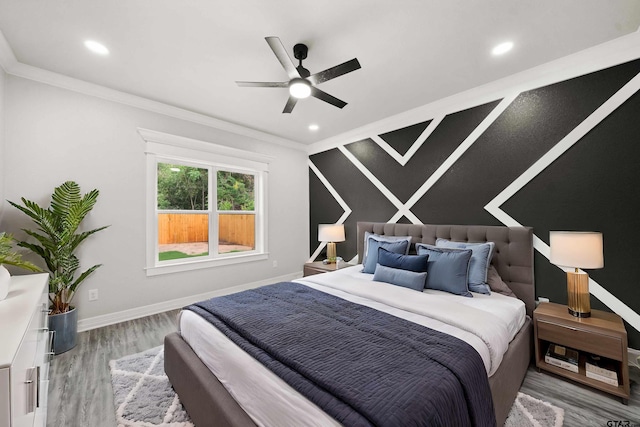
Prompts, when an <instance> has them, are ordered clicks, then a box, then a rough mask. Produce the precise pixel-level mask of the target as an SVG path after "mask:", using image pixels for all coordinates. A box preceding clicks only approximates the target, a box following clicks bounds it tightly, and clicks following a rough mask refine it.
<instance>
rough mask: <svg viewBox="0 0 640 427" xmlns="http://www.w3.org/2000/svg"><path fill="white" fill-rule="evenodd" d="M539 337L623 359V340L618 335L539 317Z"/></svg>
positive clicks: (589, 351) (611, 357) (615, 358)
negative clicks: (596, 331) (595, 331)
mask: <svg viewBox="0 0 640 427" xmlns="http://www.w3.org/2000/svg"><path fill="white" fill-rule="evenodd" d="M537 323H538V326H537V328H538V339H540V340H545V341H550V342H554V343H557V344H561V345H564V346H567V347H571V348H575V349H576V350H581V351H586V352H588V353H592V354H597V355H600V356H605V357H608V358H610V359H614V360H621V359H620V354H621V348H622V341H621V340H620V338H618V337H612V336H609V335H604V334H598V333H594V332H593V331H586V330H582V329H579V328H575V327H572V326H565V325H561V324H558V323H550V322H547V321H545V320H543V319H538V322H537Z"/></svg>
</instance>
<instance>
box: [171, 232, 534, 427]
mask: <svg viewBox="0 0 640 427" xmlns="http://www.w3.org/2000/svg"><path fill="white" fill-rule="evenodd" d="M365 232H369V233H375V234H378V235H382V236H411V243H412V246H411V247H412V252H415V244H416V243H427V244H434V243H435V241H436V239H437V238H443V239H448V240H451V241H458V242H479V243H481V242H494V243H495V254H494V256H493V259H492V265H493V266H494V267H495V269H496V270H497V272H498V273H499V274H500V276H501V277H502V280H503V281H504V283H506V284H507V285H508V286H509V288H510V289H511V290H512V291H513V293H514V294H515V295H516V296H517V298H518V299H519V300H521V301H522V302H523V304H521V305H523V306H524V311H525V313H526V316H525V317H523V319H522V321H521V326H520V324H519V325H518V326H520V327H519V328H518V329H517V330H514V331H512V334H511V335H512V336H513V339H511V340H510V342H508V343H507V345H508V347H506V348H507V349H506V351H505V352H504V354H502V355H501V357H500V359H501V360H500V361H499V365H497V366H495V367H493V368H489V367H487V373H488V375H489V377H488V383H489V386H490V392H491V395H492V398H493V407H494V411H495V419H496V421H497V424H498V425H502V424H503V423H504V420H505V419H506V416H507V414H508V411H509V409H510V407H511V405H512V404H513V401H514V400H515V397H516V395H517V392H518V390H519V388H520V385H521V383H522V380H523V379H524V376H525V374H526V371H527V367H528V366H529V363H530V360H531V353H532V328H531V316H532V312H533V309H534V306H535V304H534V280H533V246H532V230H531V229H530V228H523V227H500V226H461V225H426V224H424V225H423V224H420V225H416V224H388V223H367V222H359V223H358V254H363V251H364V238H363V236H364V233H365ZM359 262H362V257H361V255H360V256H359ZM345 270H353V268H352V269H345ZM353 271H355V270H353ZM342 273H343V277H345V280H346V276H344V275H348V274H351V275H353V276H354V277H355V276H357V275H358V274H359V273H352V272H346V271H345V272H342ZM331 274H334V273H330V274H325V275H319V276H318V277H317V278H316V279H314V280H315V281H316V282H323V281H325V282H326V281H328V280H329V279H330V278H331V277H332V276H331ZM312 277H313V276H312ZM300 283H306V285H305V286H314V285H315V284H314V283H313V281H312V279H311V278H303V279H301V280H300ZM320 285H323V283H319V286H320ZM336 292H338V293H340V291H339V290H338V291H336ZM436 292H437V291H436ZM357 298H360V297H357ZM357 298H356V299H357ZM469 300H471V299H469ZM474 300H477V301H478V303H482V299H481V298H474ZM183 317H189V318H191V320H192V321H193V318H194V315H192V314H189V315H187V316H183ZM197 317H198V316H195V318H196V323H197V321H198V320H197ZM181 322H182V320H181ZM214 329H215V328H214ZM194 331H195V332H194ZM183 334H185V336H187V338H186V339H187V341H190V342H191V343H192V345H193V346H194V347H196V348H197V347H198V346H199V344H196V343H197V342H198V339H197V337H198V336H199V335H200V334H199V332H198V330H197V329H193V328H192V329H190V332H185V331H183ZM194 336H195V337H196V338H194ZM208 340H209V338H206V339H203V338H202V337H200V342H203V341H208ZM187 341H185V337H183V336H182V335H181V334H180V333H172V334H170V335H168V336H167V337H166V338H165V371H166V373H167V376H168V377H169V379H170V381H171V383H172V385H173V387H174V389H175V390H176V392H177V393H178V395H179V397H180V399H181V401H182V402H183V404H184V406H185V408H186V409H187V411H188V413H189V414H190V416H191V417H192V419H193V421H194V423H195V424H196V425H199V426H206V425H215V426H255V425H256V422H254V419H253V418H252V417H251V416H250V415H248V413H247V412H246V411H245V410H244V409H243V406H244V407H245V408H248V411H249V412H251V411H252V410H253V406H254V405H253V403H260V404H262V405H263V406H264V405H265V404H266V405H267V406H268V405H269V403H270V402H269V399H270V397H269V396H261V397H255V396H254V397H253V398H252V399H249V403H247V401H246V397H245V401H244V403H243V406H241V405H240V404H239V403H238V402H236V400H235V399H234V398H233V397H232V395H231V394H230V392H229V391H227V387H229V384H228V379H229V378H230V377H233V376H234V374H233V372H234V369H235V370H236V371H238V372H240V371H243V372H247V370H246V369H245V368H244V367H235V368H234V367H232V366H231V367H229V368H228V369H226V368H225V375H220V376H221V377H222V378H223V380H222V381H223V382H224V383H225V385H226V387H225V385H223V384H222V383H221V382H220V381H219V380H218V378H217V377H216V376H215V375H214V374H213V373H212V372H211V370H210V368H209V367H208V366H207V364H205V362H203V360H202V359H201V358H200V357H199V356H198V355H197V354H196V352H195V351H194V350H193V349H192V346H191V345H190V344H189V343H187ZM222 348H226V347H222ZM244 356H245V358H246V357H248V358H249V359H251V357H250V356H248V355H244ZM242 357H243V356H242V354H240V356H232V357H231V359H233V360H231V361H230V362H229V363H233V362H234V361H235V360H238V359H242ZM203 359H205V361H206V362H207V363H209V361H207V360H206V358H204V357H203ZM255 363H258V362H255ZM487 366H489V365H487ZM264 369H265V370H266V368H264ZM250 372H254V370H253V368H252V369H251V370H250ZM229 373H232V374H230V375H227V374H229ZM245 381H246V379H245ZM264 381H265V382H268V381H266V380H264ZM274 381H276V382H277V380H274ZM262 383H263V380H262V379H260V380H257V379H256V380H255V382H254V384H259V385H260V386H262ZM255 388H260V387H255ZM232 390H233V389H232ZM233 393H234V395H238V394H237V393H236V392H235V391H234V392H233ZM278 393H280V391H277V392H273V393H272V394H274V395H275V394H278ZM256 396H260V395H256ZM284 396H285V397H284V399H288V400H290V402H291V406H292V407H302V408H306V406H304V404H303V403H304V400H305V399H304V398H303V397H302V398H301V397H300V396H296V395H295V393H294V394H291V393H289V392H286V393H285V394H284ZM274 400H275V398H274ZM296 402H298V403H300V405H298V404H297V403H296ZM257 406H260V405H257ZM274 406H275V404H274ZM312 407H313V405H311V406H310V407H309V408H312ZM304 411H307V409H304ZM254 416H255V414H254ZM293 416H294V417H295V415H293ZM314 419H315V417H314ZM318 419H321V418H318ZM261 423H264V421H262V422H261ZM315 424H316V425H331V422H330V421H327V422H323V421H319V422H316V423H315ZM334 424H335V423H334ZM294 425H295V424H294Z"/></svg>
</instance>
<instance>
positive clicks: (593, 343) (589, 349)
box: [533, 302, 629, 405]
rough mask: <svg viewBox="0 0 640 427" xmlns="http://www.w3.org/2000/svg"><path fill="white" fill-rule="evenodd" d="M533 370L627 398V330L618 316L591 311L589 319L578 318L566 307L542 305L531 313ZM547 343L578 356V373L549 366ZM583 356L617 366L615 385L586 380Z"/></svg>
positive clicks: (624, 399) (551, 304) (625, 400)
mask: <svg viewBox="0 0 640 427" xmlns="http://www.w3.org/2000/svg"><path fill="white" fill-rule="evenodd" d="M533 330H534V336H535V351H536V355H535V356H536V367H537V368H538V371H540V370H541V369H542V370H545V371H548V372H552V373H554V374H556V375H559V376H562V377H565V378H568V379H571V380H573V381H575V382H578V383H581V384H585V385H588V386H590V387H593V388H596V389H598V390H602V391H605V392H607V393H611V394H613V395H615V396H618V397H620V398H621V399H622V403H624V404H625V405H626V404H627V403H628V399H629V367H628V365H627V331H626V329H625V328H624V323H623V322H622V319H621V318H620V316H618V315H617V314H614V313H607V312H605V311H600V310H591V317H586V318H578V317H574V316H572V315H570V314H569V313H568V312H567V306H566V305H561V304H554V303H548V302H543V303H540V305H538V308H536V310H535V311H534V312H533ZM550 343H555V344H559V345H561V346H566V347H571V348H574V349H576V350H578V352H579V353H580V357H579V364H578V372H577V373H574V372H571V371H568V370H566V369H563V368H560V367H557V366H553V365H550V364H548V363H546V362H545V361H544V356H545V354H546V352H547V349H548V348H549V344H550ZM586 353H591V354H594V355H597V356H601V357H606V358H608V359H611V360H612V361H614V363H615V365H616V366H617V369H616V370H617V373H618V386H613V385H609V384H607V383H604V382H601V381H597V380H594V379H591V378H587V376H586V374H585V359H586Z"/></svg>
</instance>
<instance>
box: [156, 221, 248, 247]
mask: <svg viewBox="0 0 640 427" xmlns="http://www.w3.org/2000/svg"><path fill="white" fill-rule="evenodd" d="M218 219H219V226H218V240H219V241H220V242H225V243H227V244H232V245H243V246H249V247H252V248H253V247H254V246H255V222H256V221H255V215H254V214H220V215H218ZM208 236H209V215H207V214H173V213H171V214H158V243H159V244H161V245H166V244H171V243H193V242H206V241H208Z"/></svg>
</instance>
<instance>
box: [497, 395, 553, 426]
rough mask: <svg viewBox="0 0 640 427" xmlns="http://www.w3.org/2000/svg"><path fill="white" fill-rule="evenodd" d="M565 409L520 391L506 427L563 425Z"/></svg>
mask: <svg viewBox="0 0 640 427" xmlns="http://www.w3.org/2000/svg"><path fill="white" fill-rule="evenodd" d="M563 422H564V409H562V408H558V407H557V406H553V405H552V404H551V403H549V402H544V401H542V400H539V399H536V398H535V397H531V396H529V395H528V394H524V393H518V397H516V401H515V402H514V403H513V406H512V407H511V411H510V412H509V416H508V417H507V421H506V422H505V423H504V425H505V427H562V423H563Z"/></svg>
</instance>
